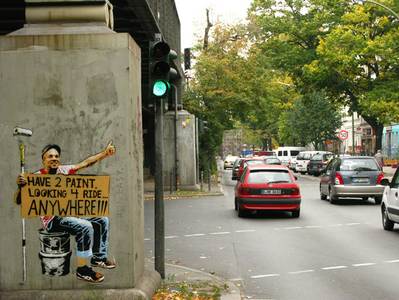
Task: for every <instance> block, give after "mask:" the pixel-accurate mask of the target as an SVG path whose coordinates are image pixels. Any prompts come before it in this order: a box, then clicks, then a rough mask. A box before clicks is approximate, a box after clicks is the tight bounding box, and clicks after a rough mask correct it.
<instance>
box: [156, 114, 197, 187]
mask: <svg viewBox="0 0 399 300" xmlns="http://www.w3.org/2000/svg"><path fill="white" fill-rule="evenodd" d="M164 123H165V126H164V137H165V142H164V148H165V155H164V162H165V164H164V170H165V174H164V178H165V184H166V185H167V186H168V187H169V184H170V175H171V174H173V169H174V166H175V155H174V153H175V151H174V147H175V138H174V132H175V124H176V122H175V112H172V111H171V112H167V113H166V115H165V121H164ZM195 123H196V119H195V116H194V115H192V114H190V113H189V112H187V111H185V110H180V111H178V115H177V126H176V128H177V161H178V178H179V183H178V186H179V189H182V190H198V189H199V186H198V182H197V180H196V177H197V176H196V175H197V155H196V125H195Z"/></svg>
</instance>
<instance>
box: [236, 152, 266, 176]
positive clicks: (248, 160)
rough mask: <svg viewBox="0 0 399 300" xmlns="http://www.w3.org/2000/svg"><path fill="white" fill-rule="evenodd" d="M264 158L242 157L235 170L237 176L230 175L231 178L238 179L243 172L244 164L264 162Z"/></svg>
mask: <svg viewBox="0 0 399 300" xmlns="http://www.w3.org/2000/svg"><path fill="white" fill-rule="evenodd" d="M264 163H265V162H264V158H263V157H259V156H256V157H244V158H243V159H242V160H241V161H240V165H239V167H238V172H237V176H232V178H231V179H232V180H238V179H239V178H240V177H241V175H242V173H243V172H244V169H245V167H246V166H248V165H253V164H264Z"/></svg>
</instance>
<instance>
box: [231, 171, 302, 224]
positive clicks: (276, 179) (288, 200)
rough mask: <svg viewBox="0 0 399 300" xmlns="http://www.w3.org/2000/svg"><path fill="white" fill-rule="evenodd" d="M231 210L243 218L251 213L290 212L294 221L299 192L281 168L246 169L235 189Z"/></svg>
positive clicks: (299, 203)
mask: <svg viewBox="0 0 399 300" xmlns="http://www.w3.org/2000/svg"><path fill="white" fill-rule="evenodd" d="M234 202H235V210H238V216H239V217H244V216H245V215H246V214H247V212H249V211H254V210H280V211H290V212H291V213H292V217H294V218H298V217H299V214H300V210H301V192H300V189H299V186H298V184H297V183H296V178H295V177H294V176H293V175H292V173H291V171H290V170H289V169H288V168H287V167H286V166H282V165H265V164H256V165H249V166H247V167H246V168H245V170H244V173H243V176H242V177H241V179H240V180H238V181H237V184H236V187H235V201H234Z"/></svg>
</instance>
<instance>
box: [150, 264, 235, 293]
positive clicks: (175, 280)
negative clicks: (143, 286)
mask: <svg viewBox="0 0 399 300" xmlns="http://www.w3.org/2000/svg"><path fill="white" fill-rule="evenodd" d="M145 267H146V269H151V270H153V269H154V262H153V261H149V260H146V262H145ZM165 273H166V276H165V277H166V278H165V280H164V283H166V284H167V285H168V286H173V287H172V288H169V290H170V291H171V292H172V291H175V292H179V291H181V290H187V287H188V286H192V287H198V289H197V291H201V290H202V291H206V290H207V288H208V291H210V290H215V289H216V290H218V291H220V294H221V296H220V300H241V299H242V298H241V293H240V289H239V288H238V287H237V286H236V285H235V284H234V283H232V282H231V281H228V280H226V279H223V278H220V277H218V276H215V275H212V274H209V273H205V272H202V271H200V270H195V269H191V268H187V267H183V266H179V265H172V264H165ZM179 286H181V288H179ZM168 299H169V298H168ZM215 300H216V299H215Z"/></svg>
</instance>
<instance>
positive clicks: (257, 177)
mask: <svg viewBox="0 0 399 300" xmlns="http://www.w3.org/2000/svg"><path fill="white" fill-rule="evenodd" d="M272 182H276V183H277V182H292V179H291V176H290V175H289V173H288V171H287V170H251V172H250V173H249V175H248V183H272Z"/></svg>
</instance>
